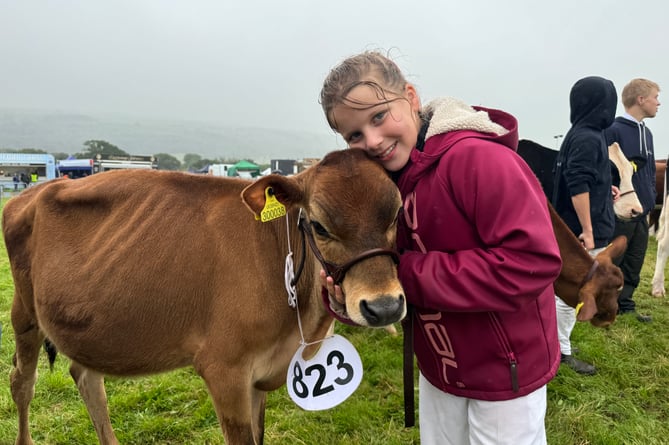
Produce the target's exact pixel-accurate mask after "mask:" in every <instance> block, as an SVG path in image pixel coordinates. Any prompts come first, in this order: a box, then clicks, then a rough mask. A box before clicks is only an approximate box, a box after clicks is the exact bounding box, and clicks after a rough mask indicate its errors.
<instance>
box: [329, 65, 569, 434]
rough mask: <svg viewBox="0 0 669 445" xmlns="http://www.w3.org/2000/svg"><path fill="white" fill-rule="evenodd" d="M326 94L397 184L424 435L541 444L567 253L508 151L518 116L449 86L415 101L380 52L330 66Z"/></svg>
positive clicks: (334, 113) (338, 122) (538, 195)
mask: <svg viewBox="0 0 669 445" xmlns="http://www.w3.org/2000/svg"><path fill="white" fill-rule="evenodd" d="M320 102H321V105H322V106H323V111H324V112H325V116H326V118H327V121H328V123H329V124H330V126H331V127H332V128H333V129H334V130H335V131H336V132H338V133H339V134H341V136H342V137H343V138H344V140H345V141H346V142H347V144H348V146H349V147H350V148H358V149H361V150H365V151H367V152H368V153H370V154H371V155H372V156H374V157H375V158H376V159H377V160H378V162H379V163H380V164H381V165H383V167H385V169H386V170H388V172H390V174H391V175H392V176H393V178H394V179H395V181H396V183H397V185H398V187H399V189H400V191H401V193H402V199H403V203H404V204H403V206H404V209H403V211H402V212H400V218H399V225H398V238H397V245H398V249H399V250H400V252H401V259H400V263H399V266H398V273H399V276H400V280H401V282H402V284H403V286H404V289H405V292H406V297H407V301H408V302H409V303H410V304H411V305H412V306H413V308H414V311H413V317H414V318H413V325H414V350H415V354H416V357H417V361H418V367H419V369H420V376H419V391H420V399H419V425H420V436H421V443H422V444H423V445H431V444H435V445H436V444H439V445H443V444H454V445H463V444H513V445H519V444H545V443H546V434H545V428H544V416H545V412H546V384H547V382H548V381H550V380H551V379H552V378H553V377H554V376H555V373H556V371H557V368H558V366H559V361H560V355H559V346H558V342H557V335H556V316H555V301H554V293H553V281H554V280H555V279H556V277H557V276H558V274H559V273H560V268H561V261H560V256H559V251H558V246H557V243H556V241H555V236H554V234H553V230H552V226H551V222H550V218H549V214H548V210H547V206H546V197H545V195H544V193H543V191H542V189H541V186H540V185H539V182H538V180H537V179H536V177H535V176H534V174H533V173H532V171H531V170H530V168H529V167H528V166H527V165H526V164H525V163H524V161H523V160H522V159H521V158H520V157H519V156H518V155H517V154H516V153H515V151H514V150H515V148H516V146H517V143H518V132H517V122H516V119H515V118H514V117H513V116H511V115H509V114H507V113H505V112H502V111H499V110H493V109H486V108H482V107H470V106H468V105H466V104H464V103H463V102H461V101H459V100H457V99H453V98H449V97H446V98H442V99H437V100H434V101H432V102H430V103H429V104H427V105H426V106H425V107H422V106H421V102H420V99H419V97H418V94H417V92H416V89H415V87H414V86H413V85H411V84H409V83H408V82H407V81H406V79H405V78H404V76H403V75H402V73H401V71H400V70H399V68H398V67H397V65H396V64H395V63H394V62H393V61H391V60H390V59H388V58H387V57H385V56H383V55H382V54H380V53H378V52H365V53H362V54H359V55H356V56H353V57H350V58H348V59H346V60H344V61H343V62H341V63H340V64H339V65H338V66H336V67H335V68H334V69H332V71H331V72H330V73H329V75H328V76H327V78H326V79H325V82H324V84H323V88H322V90H321V95H320ZM324 276H325V275H324V272H322V277H324ZM324 280H325V283H326V284H327V287H328V290H329V291H330V293H331V294H332V295H334V296H335V298H337V299H339V300H342V292H344V291H345V289H341V288H339V287H338V286H337V287H335V286H334V285H333V283H332V279H331V278H329V277H328V278H327V279H325V278H324Z"/></svg>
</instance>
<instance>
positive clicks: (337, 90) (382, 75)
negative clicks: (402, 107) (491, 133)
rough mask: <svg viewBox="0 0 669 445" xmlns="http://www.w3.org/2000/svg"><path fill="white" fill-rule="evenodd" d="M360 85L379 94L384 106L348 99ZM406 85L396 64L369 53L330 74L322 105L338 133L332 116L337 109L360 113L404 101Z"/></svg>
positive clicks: (355, 57)
mask: <svg viewBox="0 0 669 445" xmlns="http://www.w3.org/2000/svg"><path fill="white" fill-rule="evenodd" d="M360 85H366V86H369V87H370V88H372V89H373V90H374V91H376V95H377V97H378V98H379V100H380V102H377V103H374V104H364V103H355V102H354V101H351V100H350V99H347V98H346V96H347V95H348V94H349V93H350V92H351V90H353V89H354V88H355V87H357V86H360ZM406 85H407V81H406V79H405V78H404V74H402V71H401V70H400V69H399V67H398V66H397V64H395V62H393V61H392V60H390V59H389V58H388V57H386V56H384V55H383V54H381V53H380V52H378V51H365V52H363V53H361V54H358V55H355V56H351V57H349V58H347V59H345V60H344V61H342V62H341V63H340V64H339V65H337V66H335V67H334V68H333V69H332V70H331V71H330V73H329V74H328V76H327V77H326V78H325V81H324V82H323V88H322V89H321V95H320V100H319V102H320V104H321V106H322V107H323V111H324V112H325V117H326V119H327V120H328V124H329V125H330V128H332V129H334V130H337V122H336V120H335V118H334V115H333V113H332V111H333V109H334V107H336V106H337V105H339V104H342V103H346V104H347V105H349V106H352V107H355V108H357V109H365V108H368V107H373V106H376V105H378V104H379V103H389V102H392V101H394V100H397V99H398V98H400V97H402V94H403V92H404V88H405V87H406ZM389 95H391V96H393V97H389Z"/></svg>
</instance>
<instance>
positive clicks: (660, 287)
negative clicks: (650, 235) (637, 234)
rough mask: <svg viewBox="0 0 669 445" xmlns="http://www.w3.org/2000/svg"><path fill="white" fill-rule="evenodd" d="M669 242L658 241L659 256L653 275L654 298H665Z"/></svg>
mask: <svg viewBox="0 0 669 445" xmlns="http://www.w3.org/2000/svg"><path fill="white" fill-rule="evenodd" d="M667 244H669V240H668V239H667V238H666V237H664V239H661V240H658V243H657V256H656V258H655V272H654V273H653V281H652V291H651V292H652V294H653V296H654V297H663V296H664V266H665V265H666V264H667V257H669V246H668V245H667Z"/></svg>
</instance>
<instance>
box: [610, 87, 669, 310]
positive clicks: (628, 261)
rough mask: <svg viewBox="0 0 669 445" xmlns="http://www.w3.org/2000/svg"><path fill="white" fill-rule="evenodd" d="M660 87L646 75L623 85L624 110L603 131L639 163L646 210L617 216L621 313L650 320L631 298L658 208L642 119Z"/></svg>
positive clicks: (651, 111) (650, 113)
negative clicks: (623, 241)
mask: <svg viewBox="0 0 669 445" xmlns="http://www.w3.org/2000/svg"><path fill="white" fill-rule="evenodd" d="M659 93H660V87H659V86H658V84H656V83H655V82H653V81H650V80H647V79H633V80H632V81H630V82H629V83H628V84H627V85H625V87H624V88H623V92H622V95H621V98H622V102H623V106H624V107H625V114H623V115H622V116H618V117H617V118H616V119H615V121H614V122H613V125H611V126H610V127H609V128H607V129H606V130H605V131H604V136H605V138H606V143H607V145H610V144H612V143H614V142H617V143H618V145H620V148H622V150H623V153H624V154H625V156H626V157H627V159H629V160H630V161H632V162H634V164H635V165H636V166H637V170H636V173H635V174H634V176H633V177H632V184H633V185H634V190H635V191H636V193H637V195H638V196H639V200H640V201H641V204H642V205H643V213H642V214H641V215H639V216H637V217H636V218H633V219H632V220H631V221H622V220H620V219H617V220H616V225H615V232H614V237H615V236H618V235H625V236H626V237H627V250H626V251H625V254H624V255H623V256H622V258H621V259H619V260H618V262H617V263H618V265H619V266H620V269H621V270H622V271H623V275H624V276H625V285H624V286H623V290H622V292H621V293H620V295H619V296H618V313H619V314H627V313H631V314H634V315H636V318H637V320H639V321H641V322H645V323H647V322H650V321H651V320H652V319H651V317H650V316H649V315H642V314H639V313H637V312H636V303H635V302H634V300H633V299H632V294H634V290H635V289H636V288H637V286H638V285H639V280H640V276H639V274H640V273H641V267H642V266H643V261H644V258H645V256H646V248H647V247H648V218H647V217H648V212H650V211H651V210H652V209H654V208H655V197H656V196H655V195H656V192H655V154H654V151H653V135H652V134H651V132H650V130H649V129H648V128H647V127H646V125H645V124H644V122H643V120H644V119H646V118H653V117H655V115H656V114H657V109H658V107H659V106H660V102H659V100H658V95H659Z"/></svg>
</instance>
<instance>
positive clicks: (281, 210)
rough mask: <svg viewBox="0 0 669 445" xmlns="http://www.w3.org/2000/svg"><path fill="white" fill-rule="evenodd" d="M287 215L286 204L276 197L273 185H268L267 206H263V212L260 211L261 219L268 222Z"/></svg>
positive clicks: (266, 193)
mask: <svg viewBox="0 0 669 445" xmlns="http://www.w3.org/2000/svg"><path fill="white" fill-rule="evenodd" d="M285 215H286V206H285V205H283V204H281V203H280V202H279V200H278V199H276V196H274V190H272V187H267V188H266V189H265V207H263V209H262V212H260V220H261V221H262V222H267V221H271V220H273V219H277V218H281V217H282V216H285Z"/></svg>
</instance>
